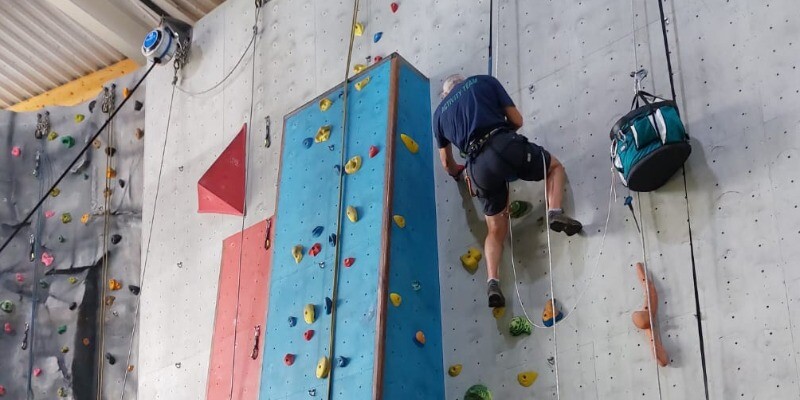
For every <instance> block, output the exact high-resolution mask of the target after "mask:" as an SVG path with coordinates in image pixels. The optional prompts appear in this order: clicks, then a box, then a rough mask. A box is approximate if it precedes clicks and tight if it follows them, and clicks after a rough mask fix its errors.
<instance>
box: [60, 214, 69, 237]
mask: <svg viewBox="0 0 800 400" xmlns="http://www.w3.org/2000/svg"><path fill="white" fill-rule="evenodd" d="M61 222H62V223H65V224H68V223H70V222H72V214H70V213H63V214H61ZM60 241H61V240H59V242H60Z"/></svg>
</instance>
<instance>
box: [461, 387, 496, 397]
mask: <svg viewBox="0 0 800 400" xmlns="http://www.w3.org/2000/svg"><path fill="white" fill-rule="evenodd" d="M464 400H492V392H490V391H489V388H487V387H486V386H485V385H472V387H470V388H469V389H467V392H466V393H464Z"/></svg>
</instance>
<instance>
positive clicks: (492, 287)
mask: <svg viewBox="0 0 800 400" xmlns="http://www.w3.org/2000/svg"><path fill="white" fill-rule="evenodd" d="M487 293H488V294H489V308H497V307H505V306H506V298H505V297H503V292H502V291H501V290H500V282H499V281H496V280H494V279H492V280H490V281H489V289H488V290H487Z"/></svg>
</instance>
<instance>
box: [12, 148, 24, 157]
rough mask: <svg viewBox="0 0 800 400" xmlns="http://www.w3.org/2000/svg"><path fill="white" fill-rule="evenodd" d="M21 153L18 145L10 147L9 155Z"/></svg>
mask: <svg viewBox="0 0 800 400" xmlns="http://www.w3.org/2000/svg"><path fill="white" fill-rule="evenodd" d="M20 154H22V149H20V148H19V146H14V147H12V148H11V155H12V156H14V157H19V156H20Z"/></svg>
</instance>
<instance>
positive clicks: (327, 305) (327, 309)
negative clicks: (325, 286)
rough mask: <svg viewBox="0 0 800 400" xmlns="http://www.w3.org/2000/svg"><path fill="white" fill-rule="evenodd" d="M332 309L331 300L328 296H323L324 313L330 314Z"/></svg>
mask: <svg viewBox="0 0 800 400" xmlns="http://www.w3.org/2000/svg"><path fill="white" fill-rule="evenodd" d="M332 309H333V300H331V298H330V297H326V298H325V314H330V313H331V310H332Z"/></svg>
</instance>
